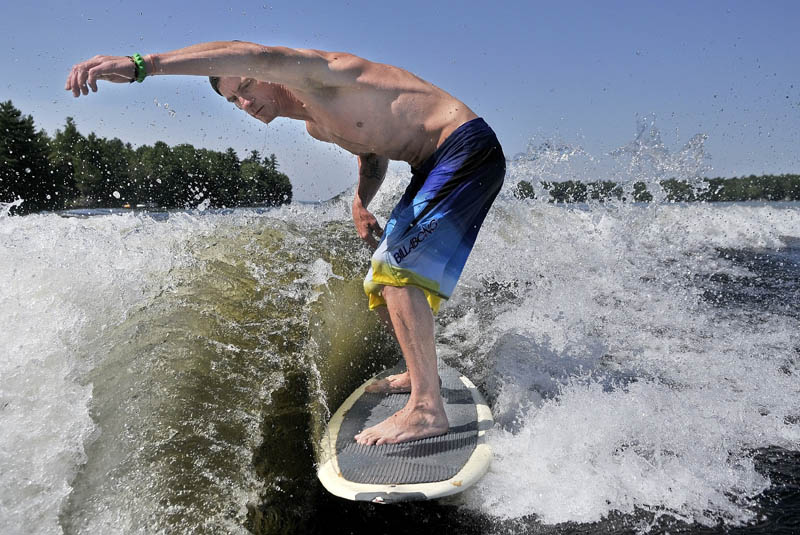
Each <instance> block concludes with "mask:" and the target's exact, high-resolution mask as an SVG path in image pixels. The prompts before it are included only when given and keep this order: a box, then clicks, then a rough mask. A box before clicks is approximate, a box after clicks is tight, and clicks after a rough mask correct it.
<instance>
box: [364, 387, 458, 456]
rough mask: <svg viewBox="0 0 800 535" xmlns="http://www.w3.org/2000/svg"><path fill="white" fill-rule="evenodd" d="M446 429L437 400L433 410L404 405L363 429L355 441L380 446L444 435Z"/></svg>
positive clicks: (443, 415)
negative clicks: (385, 417) (379, 421)
mask: <svg viewBox="0 0 800 535" xmlns="http://www.w3.org/2000/svg"><path fill="white" fill-rule="evenodd" d="M448 429H449V425H448V423H447V415H446V414H445V413H444V405H443V404H442V401H441V398H439V403H438V406H436V407H434V408H429V407H426V406H422V405H418V406H416V407H409V406H408V405H406V406H405V407H403V408H402V409H400V410H399V411H397V412H396V413H394V414H393V415H392V416H390V417H389V418H387V419H386V420H384V421H382V422H381V423H379V424H377V425H374V426H372V427H369V428H367V429H364V430H363V431H361V432H360V433H359V434H357V435H356V436H355V439H356V442H358V443H359V444H363V445H367V446H372V445H373V444H374V445H378V446H380V445H381V444H398V443H400V442H409V441H411V440H419V439H421V438H428V437H435V436H439V435H444V434H445V433H447V431H448Z"/></svg>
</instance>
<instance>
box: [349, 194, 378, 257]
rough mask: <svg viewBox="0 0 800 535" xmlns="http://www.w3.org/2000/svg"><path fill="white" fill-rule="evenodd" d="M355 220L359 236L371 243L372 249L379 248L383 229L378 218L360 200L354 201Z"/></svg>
mask: <svg viewBox="0 0 800 535" xmlns="http://www.w3.org/2000/svg"><path fill="white" fill-rule="evenodd" d="M353 221H354V222H355V224H356V232H358V237H359V238H361V239H362V240H364V241H365V242H367V243H368V244H369V246H370V247H371V248H372V250H375V249H377V248H378V240H377V239H376V236H377V237H378V238H380V237H381V236H383V229H382V228H381V226H380V225H379V224H378V220H377V219H375V216H374V215H372V213H371V212H370V211H369V210H367V209H366V208H364V207H363V206H362V205H361V203H360V202H358V201H357V200H356V201H353Z"/></svg>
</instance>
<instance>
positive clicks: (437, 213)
mask: <svg viewBox="0 0 800 535" xmlns="http://www.w3.org/2000/svg"><path fill="white" fill-rule="evenodd" d="M411 171H412V177H411V183H410V184H409V185H408V188H406V191H405V193H404V194H403V197H402V198H401V199H400V202H399V203H398V204H397V206H396V207H395V208H394V210H393V211H392V214H391V216H389V221H388V222H387V223H386V227H385V228H384V232H383V237H382V238H381V242H380V244H379V245H378V248H377V249H376V250H375V253H374V254H373V255H372V265H371V267H370V269H369V273H367V276H366V278H365V279H364V291H365V292H366V293H367V296H369V308H370V310H373V309H375V308H377V307H379V306H381V305H385V304H386V301H384V299H383V297H382V295H381V290H382V287H383V286H416V287H417V288H420V289H421V290H422V291H423V292H425V297H426V298H427V299H428V303H429V304H430V307H431V309H432V310H433V312H434V313H436V312H438V310H439V305H440V304H441V302H442V300H445V299H449V298H450V294H451V293H452V292H453V289H454V288H455V285H456V282H457V281H458V278H459V277H460V276H461V271H462V270H463V269H464V264H466V262H467V257H468V256H469V253H470V251H472V246H473V245H474V244H475V239H476V238H477V237H478V231H479V230H480V227H481V224H483V220H484V218H485V217H486V214H487V212H488V211H489V207H490V206H491V205H492V202H493V201H494V199H495V197H497V193H498V192H499V191H500V187H501V186H502V185H503V177H504V176H505V173H506V159H505V156H504V155H503V149H502V148H501V147H500V143H499V142H498V141H497V137H496V136H495V134H494V132H493V131H492V129H491V128H489V125H488V124H486V122H485V121H484V120H483V119H480V118H478V119H473V120H471V121H468V122H466V123H464V124H462V125H461V126H459V127H458V128H457V129H456V130H455V131H454V132H453V133H452V134H450V136H448V138H447V139H446V140H445V141H444V143H442V144H441V145H440V146H439V147H438V148H437V149H436V151H435V152H434V153H433V154H432V155H431V156H430V158H428V159H427V160H426V161H425V163H423V164H422V165H421V166H420V167H419V168H416V169H415V168H412V169H411Z"/></svg>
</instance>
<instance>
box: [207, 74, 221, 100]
mask: <svg viewBox="0 0 800 535" xmlns="http://www.w3.org/2000/svg"><path fill="white" fill-rule="evenodd" d="M208 83H210V84H211V87H212V88H214V91H216V92H217V95H219V96H221V97H224V96H225V95H223V94H222V93H220V91H219V76H209V77H208Z"/></svg>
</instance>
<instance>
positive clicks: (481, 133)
mask: <svg viewBox="0 0 800 535" xmlns="http://www.w3.org/2000/svg"><path fill="white" fill-rule="evenodd" d="M492 143H493V144H496V145H497V146H498V147H499V146H500V142H499V141H498V140H497V136H496V135H495V133H494V130H492V128H491V127H490V126H489V125H488V124H487V123H486V121H484V120H483V118H482V117H476V118H475V119H471V120H469V121H467V122H466V123H464V124H462V125H461V126H459V127H458V128H456V129H455V130H453V132H452V133H451V134H450V135H449V136H447V139H445V140H444V142H443V143H442V144H441V145H439V146H438V147H437V148H436V150H435V151H434V152H433V154H431V155H430V156H429V157H428V159H427V160H425V161H424V162H423V163H422V165H420V166H419V167H412V168H411V172H412V173H413V174H415V175H419V174H424V175H427V174H428V173H430V171H431V169H433V168H434V167H436V165H437V164H438V163H439V161H441V160H442V159H443V158H445V157H446V156H447V155H449V154H450V153H451V152H453V151H461V150H464V149H466V150H474V149H478V148H481V147H483V146H485V145H487V144H492Z"/></svg>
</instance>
